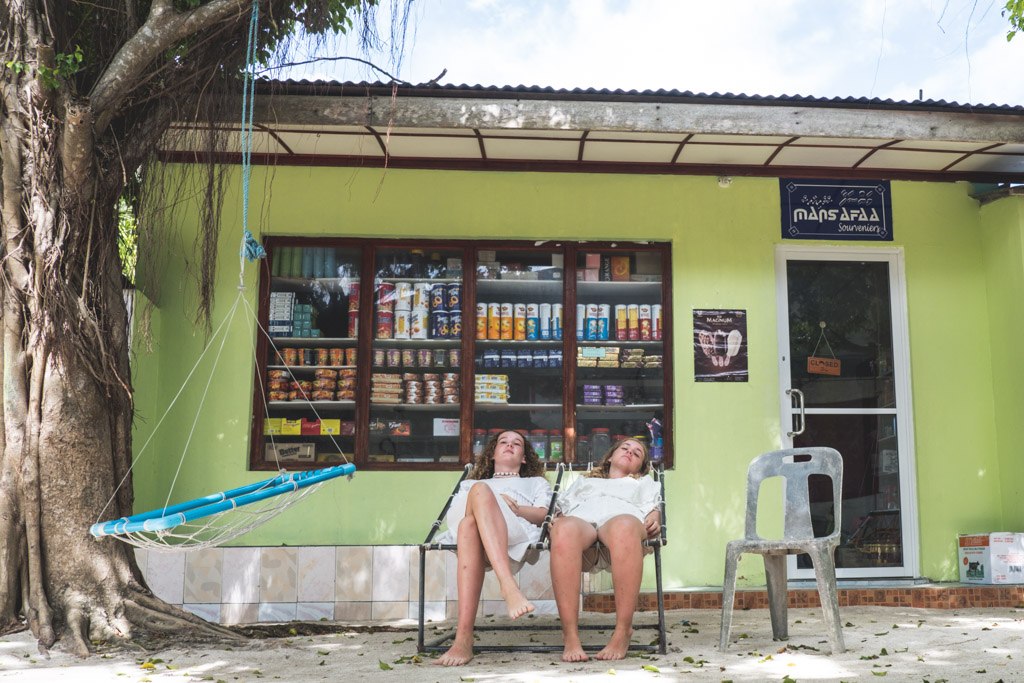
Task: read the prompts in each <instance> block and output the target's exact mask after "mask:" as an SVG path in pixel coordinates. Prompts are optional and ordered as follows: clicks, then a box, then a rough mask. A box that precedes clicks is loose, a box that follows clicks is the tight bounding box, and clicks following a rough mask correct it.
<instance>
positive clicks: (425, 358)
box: [416, 349, 433, 368]
mask: <svg viewBox="0 0 1024 683" xmlns="http://www.w3.org/2000/svg"><path fill="white" fill-rule="evenodd" d="M432 358H433V354H431V353H430V349H417V350H416V365H418V366H420V367H421V368H429V367H430V362H431V359H432Z"/></svg>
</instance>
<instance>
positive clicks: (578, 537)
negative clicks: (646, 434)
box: [551, 439, 661, 662]
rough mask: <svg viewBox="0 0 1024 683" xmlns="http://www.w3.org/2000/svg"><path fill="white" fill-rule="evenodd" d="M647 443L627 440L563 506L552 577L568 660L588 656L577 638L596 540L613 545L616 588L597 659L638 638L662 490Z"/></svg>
mask: <svg viewBox="0 0 1024 683" xmlns="http://www.w3.org/2000/svg"><path fill="white" fill-rule="evenodd" d="M650 471H651V459H650V455H649V454H648V452H647V447H646V446H645V445H644V444H643V443H641V442H639V441H637V440H635V439H621V440H619V441H616V442H615V443H614V444H612V447H611V450H609V451H608V453H607V454H606V455H605V456H604V458H603V459H602V460H601V462H600V463H598V464H597V465H596V466H595V468H594V470H593V471H592V472H590V473H588V474H586V475H583V476H581V477H580V478H579V479H577V480H576V481H575V482H573V484H572V486H570V487H569V490H568V491H566V493H565V496H564V497H563V498H562V499H561V500H560V501H559V503H558V511H559V516H558V517H556V518H555V521H554V523H553V524H552V526H551V582H552V585H553V587H554V591H555V604H556V605H557V607H558V617H559V619H560V620H561V622H562V635H563V640H564V649H563V651H562V660H563V661H566V662H583V661H586V660H587V659H588V657H587V654H586V652H584V651H583V646H582V644H581V643H580V636H579V595H580V578H581V577H580V574H581V572H582V571H583V567H584V553H585V552H586V551H587V550H588V549H589V548H590V547H591V546H592V545H594V542H595V541H600V542H601V544H602V545H603V546H604V547H605V548H606V549H607V550H608V552H609V555H610V564H611V570H612V583H613V584H614V590H615V630H614V632H613V633H612V637H611V639H610V640H609V641H608V644H607V645H606V646H605V647H604V649H602V650H601V651H600V652H598V653H597V655H596V657H597V659H605V660H609V659H622V658H624V657H625V656H626V652H627V651H628V650H629V639H630V637H632V635H633V613H634V612H635V611H636V603H637V599H638V598H639V595H640V579H641V578H642V577H643V546H642V545H641V544H642V543H643V541H644V539H647V538H654V537H655V536H657V535H658V533H659V532H660V531H661V506H660V503H661V500H660V487H659V486H658V484H657V482H655V481H654V480H653V479H652V478H650V477H648V476H646V475H647V474H648V473H649V472H650Z"/></svg>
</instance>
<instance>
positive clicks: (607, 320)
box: [574, 247, 669, 463]
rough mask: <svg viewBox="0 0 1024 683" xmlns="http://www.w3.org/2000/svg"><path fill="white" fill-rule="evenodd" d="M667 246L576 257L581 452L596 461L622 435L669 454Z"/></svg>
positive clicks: (579, 456)
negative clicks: (666, 439)
mask: <svg viewBox="0 0 1024 683" xmlns="http://www.w3.org/2000/svg"><path fill="white" fill-rule="evenodd" d="M663 267H664V266H663V251H661V250H656V249H651V250H644V249H633V250H624V249H617V250H610V249H608V250H601V249H590V248H584V247H581V248H580V250H579V252H578V253H577V256H576V268H575V273H574V275H575V278H576V287H575V293H576V304H575V319H574V326H575V331H574V333H575V340H576V354H575V367H576V372H575V399H576V401H575V404H574V412H575V418H576V420H575V421H576V452H575V460H576V461H577V462H580V463H586V462H596V461H598V460H600V459H601V458H602V457H603V456H604V455H605V453H607V451H608V448H609V446H610V445H611V444H612V443H614V442H615V441H617V440H618V439H621V438H625V437H640V438H643V439H646V441H647V444H648V447H649V448H650V451H651V457H652V459H653V460H656V461H661V460H663V459H664V456H665V433H664V431H665V422H666V410H665V400H666V395H667V394H666V387H667V386H669V385H668V382H667V380H666V377H667V375H668V372H667V371H666V354H665V349H666V348H667V339H666V329H667V328H666V315H665V305H664V300H663V284H664V282H663V280H664V278H663Z"/></svg>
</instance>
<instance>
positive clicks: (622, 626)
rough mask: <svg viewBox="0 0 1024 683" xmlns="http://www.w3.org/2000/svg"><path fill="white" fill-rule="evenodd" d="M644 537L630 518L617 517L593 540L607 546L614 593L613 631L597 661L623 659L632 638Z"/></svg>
mask: <svg viewBox="0 0 1024 683" xmlns="http://www.w3.org/2000/svg"><path fill="white" fill-rule="evenodd" d="M645 536H646V532H645V530H644V525H643V522H641V521H640V520H638V519H637V518H636V517H633V516H631V515H619V516H618V517H612V518H611V519H610V520H608V521H607V522H605V523H604V524H602V525H601V528H600V529H598V530H597V538H598V540H600V541H601V543H602V544H604V545H605V546H607V548H608V551H609V552H610V553H611V560H612V584H613V586H614V590H615V630H614V631H613V632H612V637H611V639H610V640H609V641H608V644H607V645H606V646H605V647H604V649H603V650H601V651H600V652H598V653H597V654H596V655H595V657H596V658H597V659H623V658H624V657H625V656H626V653H627V652H628V651H629V639H630V638H631V637H632V636H633V613H634V612H636V603H637V600H638V599H639V597H640V580H641V579H642V578H643V572H644V555H643V548H642V547H641V543H642V542H643V540H644V537H645Z"/></svg>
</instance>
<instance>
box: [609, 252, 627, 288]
mask: <svg viewBox="0 0 1024 683" xmlns="http://www.w3.org/2000/svg"><path fill="white" fill-rule="evenodd" d="M611 266H612V280H614V281H615V282H629V257H628V256H612V263H611Z"/></svg>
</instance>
